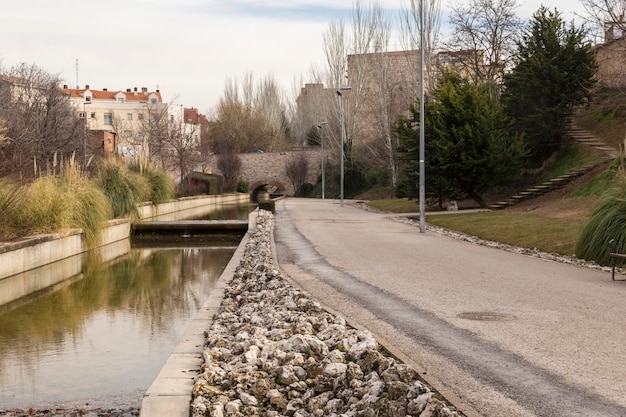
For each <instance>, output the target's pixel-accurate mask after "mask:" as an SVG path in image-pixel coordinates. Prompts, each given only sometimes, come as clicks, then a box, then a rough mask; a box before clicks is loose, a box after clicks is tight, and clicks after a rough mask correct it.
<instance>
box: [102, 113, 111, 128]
mask: <svg viewBox="0 0 626 417" xmlns="http://www.w3.org/2000/svg"><path fill="white" fill-rule="evenodd" d="M104 124H105V125H109V126H110V125H112V124H113V114H112V113H104Z"/></svg>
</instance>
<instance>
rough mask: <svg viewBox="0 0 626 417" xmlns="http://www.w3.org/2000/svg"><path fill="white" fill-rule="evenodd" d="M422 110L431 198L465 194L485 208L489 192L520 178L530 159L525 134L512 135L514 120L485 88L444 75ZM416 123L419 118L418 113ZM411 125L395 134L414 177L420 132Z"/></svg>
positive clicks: (410, 172) (427, 178) (428, 184)
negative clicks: (490, 189)
mask: <svg viewBox="0 0 626 417" xmlns="http://www.w3.org/2000/svg"><path fill="white" fill-rule="evenodd" d="M424 111H425V113H424V122H425V131H424V137H425V144H424V145H425V154H426V162H425V163H426V184H427V186H426V188H427V194H428V195H430V196H431V197H437V198H438V199H439V200H440V201H441V199H443V198H456V197H452V196H458V195H459V194H462V195H465V196H468V197H470V198H471V199H473V200H475V201H476V202H477V203H479V204H480V205H481V206H483V207H484V206H485V205H486V202H485V200H484V198H483V194H484V193H485V191H487V190H488V189H489V188H490V187H493V186H496V185H500V184H503V183H505V182H506V181H507V180H509V179H511V178H512V177H513V176H516V175H518V174H519V170H520V168H521V166H522V162H523V159H524V157H525V156H526V152H525V148H524V144H523V140H522V136H521V135H519V134H512V133H511V132H512V131H513V129H512V123H511V120H510V119H509V118H508V117H507V116H506V114H505V113H504V111H503V108H502V106H501V105H500V104H499V103H498V102H497V101H496V100H495V99H493V98H492V95H490V94H489V91H488V89H487V88H486V87H485V86H478V85H476V84H473V83H472V82H470V81H469V80H467V79H464V78H462V77H461V76H460V75H458V74H455V73H445V74H444V75H443V78H442V81H441V84H440V86H439V88H438V89H437V90H436V91H435V93H434V100H433V102H432V103H427V104H426V105H425V109H424ZM412 120H413V121H415V120H419V112H418V111H416V110H415V109H413V110H412ZM407 122H408V120H404V121H403V123H401V124H399V126H398V130H397V133H398V135H399V136H400V138H401V140H402V145H403V148H402V149H403V150H404V160H405V161H407V162H408V164H407V167H408V169H409V174H412V176H413V178H414V177H415V172H414V171H413V170H414V169H415V168H416V163H415V161H416V160H417V159H416V158H415V156H416V155H417V152H418V151H419V143H418V136H419V131H418V130H417V129H412V128H410V126H415V125H416V124H415V123H414V122H412V123H407ZM410 161H413V162H410Z"/></svg>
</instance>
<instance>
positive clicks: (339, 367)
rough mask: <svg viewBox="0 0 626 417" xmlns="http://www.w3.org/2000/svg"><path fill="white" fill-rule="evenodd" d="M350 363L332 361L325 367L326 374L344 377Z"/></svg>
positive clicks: (332, 376)
mask: <svg viewBox="0 0 626 417" xmlns="http://www.w3.org/2000/svg"><path fill="white" fill-rule="evenodd" d="M347 369H348V365H346V364H345V363H331V364H328V365H326V367H325V368H324V374H325V375H328V376H329V377H331V378H338V377H343V376H345V375H346V370H347Z"/></svg>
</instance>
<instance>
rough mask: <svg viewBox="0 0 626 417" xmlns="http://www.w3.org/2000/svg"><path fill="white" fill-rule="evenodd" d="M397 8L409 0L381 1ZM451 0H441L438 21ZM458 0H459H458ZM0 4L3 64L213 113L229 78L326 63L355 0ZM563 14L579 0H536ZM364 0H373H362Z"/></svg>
mask: <svg viewBox="0 0 626 417" xmlns="http://www.w3.org/2000/svg"><path fill="white" fill-rule="evenodd" d="M379 1H380V4H381V6H382V7H383V8H384V9H386V10H389V11H390V13H391V15H392V16H397V14H398V13H399V10H400V9H401V7H402V6H403V5H404V6H406V5H408V4H410V2H409V0H379ZM449 1H450V0H441V5H442V9H443V16H444V17H443V18H442V24H445V20H446V18H445V14H446V13H447V10H448V8H449ZM455 1H464V0H455ZM2 3H3V4H2V6H1V12H0V66H1V67H2V68H5V69H6V68H11V67H12V66H14V65H17V64H20V63H28V64H35V65H37V66H38V67H41V68H43V69H45V70H46V71H48V72H49V73H51V74H55V75H58V76H59V77H60V78H61V79H62V80H63V83H65V84H67V85H68V86H70V87H75V86H77V85H78V86H80V87H81V88H84V86H85V85H89V86H90V87H91V88H92V89H96V90H102V89H104V88H107V89H108V90H109V91H117V90H122V91H124V90H126V89H127V88H134V87H137V88H141V87H146V88H148V90H149V91H154V90H156V89H159V90H160V91H161V94H162V96H163V100H164V101H166V102H173V103H176V104H179V105H183V106H185V107H195V108H197V109H198V110H199V111H200V112H201V113H205V114H211V112H212V111H213V110H214V109H215V106H216V105H217V103H218V102H219V99H220V97H221V96H222V95H223V92H224V86H225V84H226V82H227V81H228V80H240V79H242V78H243V77H244V76H245V75H246V74H252V76H253V77H254V79H255V80H260V79H262V78H264V77H266V76H268V75H271V76H273V77H274V79H275V80H276V81H277V83H278V84H279V85H280V86H281V87H282V88H283V90H284V91H285V93H286V94H288V95H291V96H293V94H295V92H297V91H298V89H299V88H300V87H302V86H303V83H304V82H309V81H311V79H310V76H309V74H310V70H311V67H312V66H315V67H318V68H319V67H323V65H324V56H323V33H324V31H325V30H326V28H327V27H328V25H329V24H330V23H331V22H332V21H339V20H341V19H343V20H344V21H345V22H346V23H349V22H350V17H351V11H352V7H353V0H107V1H104V2H102V1H95V0H16V1H3V2H2ZM542 3H543V4H544V5H545V6H547V7H549V8H551V9H552V8H554V7H556V8H557V9H558V10H559V11H560V12H561V13H562V14H563V17H564V19H565V20H567V21H569V20H571V19H574V17H575V16H574V15H573V12H574V11H577V12H579V13H580V12H582V11H583V10H582V7H581V6H580V4H579V0H545V1H543V2H542V1H541V0H517V4H518V5H519V8H518V10H517V12H518V13H517V14H518V16H520V17H522V18H524V19H527V18H529V17H530V16H531V15H532V13H533V12H534V11H536V10H537V9H538V8H539V7H540V6H541V4H542ZM362 4H363V5H364V6H367V5H368V4H370V2H369V0H363V2H362Z"/></svg>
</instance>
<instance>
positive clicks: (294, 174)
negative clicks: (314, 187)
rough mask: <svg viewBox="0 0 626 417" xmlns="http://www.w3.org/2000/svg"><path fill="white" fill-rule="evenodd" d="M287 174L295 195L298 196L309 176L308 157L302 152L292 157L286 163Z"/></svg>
mask: <svg viewBox="0 0 626 417" xmlns="http://www.w3.org/2000/svg"><path fill="white" fill-rule="evenodd" d="M285 174H286V175H287V178H289V180H290V181H291V185H292V186H293V192H294V194H297V193H298V191H300V188H301V187H302V184H304V183H305V182H306V177H307V175H308V174H309V160H308V159H307V157H306V155H305V154H304V153H302V152H300V153H299V154H298V155H295V156H292V157H291V158H290V159H289V160H288V161H287V162H286V163H285Z"/></svg>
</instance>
